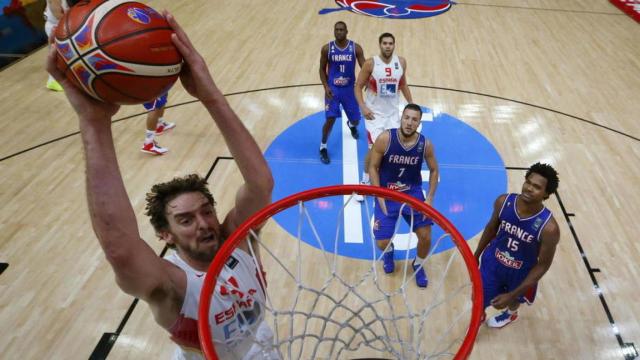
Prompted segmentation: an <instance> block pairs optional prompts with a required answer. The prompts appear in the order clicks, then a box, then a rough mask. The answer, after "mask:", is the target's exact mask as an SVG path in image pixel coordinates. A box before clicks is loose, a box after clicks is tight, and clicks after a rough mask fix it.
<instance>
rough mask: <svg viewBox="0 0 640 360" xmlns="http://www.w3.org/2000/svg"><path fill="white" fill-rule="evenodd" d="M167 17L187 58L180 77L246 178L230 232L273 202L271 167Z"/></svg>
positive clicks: (227, 227)
mask: <svg viewBox="0 0 640 360" xmlns="http://www.w3.org/2000/svg"><path fill="white" fill-rule="evenodd" d="M165 17H166V18H167V21H168V22H169V25H171V27H172V28H173V30H174V31H175V34H173V35H172V40H173V43H174V44H175V45H176V47H177V48H178V50H179V51H180V53H181V54H182V56H183V57H184V60H185V66H184V67H183V71H182V72H181V74H180V80H181V82H182V84H183V86H184V87H185V89H186V90H187V91H188V92H189V93H190V94H191V95H193V96H194V97H196V98H198V99H199V100H200V101H201V102H202V103H203V105H204V106H205V108H206V109H207V111H209V114H211V117H212V118H213V120H214V121H215V123H216V125H217V126H218V129H219V130H220V132H221V133H222V137H223V138H224V140H225V143H226V144H227V147H228V148H229V151H230V152H231V155H232V156H233V158H234V159H235V161H236V164H237V165H238V168H239V169H240V173H241V174H242V178H243V179H244V184H243V185H242V186H241V188H240V189H239V190H238V193H237V196H236V203H235V207H234V208H233V209H232V210H231V211H230V212H229V214H228V215H227V217H226V218H225V221H224V223H223V227H224V229H225V231H226V232H227V234H228V233H229V232H231V231H233V230H235V228H236V227H237V226H238V225H239V224H240V223H242V222H243V221H244V220H246V219H247V218H248V217H249V216H250V215H252V214H253V213H254V212H256V211H258V210H260V209H262V208H263V207H264V206H266V205H268V204H269V203H270V202H271V192H272V190H273V177H272V175H271V170H270V169H269V166H268V164H267V161H266V160H265V158H264V156H263V155H262V151H261V150H260V148H259V147H258V144H257V143H256V141H255V139H254V138H253V137H252V136H251V134H250V133H249V131H248V130H247V128H246V127H245V126H244V124H243V123H242V122H241V121H240V119H239V118H238V116H237V115H236V113H235V112H234V111H233V109H231V106H229V103H228V102H227V100H226V99H225V97H224V95H223V94H222V92H221V91H220V89H218V87H217V86H216V84H215V82H214V81H213V78H212V76H211V73H210V72H209V69H208V68H207V65H206V63H205V61H204V59H203V58H202V56H201V55H200V54H199V53H198V51H197V50H196V49H195V48H194V46H193V44H191V41H190V40H189V37H188V36H187V34H186V33H185V32H184V30H183V29H182V27H181V26H180V25H179V24H178V22H177V21H176V20H175V18H174V17H173V16H172V15H171V14H169V13H165Z"/></svg>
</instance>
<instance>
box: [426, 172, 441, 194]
mask: <svg viewBox="0 0 640 360" xmlns="http://www.w3.org/2000/svg"><path fill="white" fill-rule="evenodd" d="M439 176H440V172H439V170H438V169H434V170H432V171H430V172H429V193H428V194H427V196H428V197H430V198H432V199H433V197H434V196H435V195H436V189H437V188H438V177H439Z"/></svg>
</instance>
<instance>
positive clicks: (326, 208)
mask: <svg viewBox="0 0 640 360" xmlns="http://www.w3.org/2000/svg"><path fill="white" fill-rule="evenodd" d="M423 111H424V113H425V114H424V116H423V121H422V125H421V129H420V131H421V133H422V134H423V135H425V136H426V137H427V138H428V139H429V140H431V141H432V143H433V145H434V149H435V155H436V159H437V160H438V164H439V169H440V181H439V184H438V188H437V191H436V195H435V202H434V204H433V207H434V208H435V209H437V210H438V211H439V212H440V213H442V214H443V215H444V216H445V217H446V218H447V219H449V220H450V221H451V222H452V223H453V224H454V226H455V227H456V228H457V229H458V231H459V232H460V233H461V234H462V236H463V237H464V238H465V240H469V239H470V238H472V237H473V236H475V235H476V234H478V233H479V232H480V231H482V229H483V228H484V225H485V224H486V222H487V221H488V219H489V217H490V216H491V212H492V208H493V202H494V200H495V198H496V197H497V196H498V195H500V194H502V193H505V192H506V189H507V173H506V170H505V167H504V163H503V161H502V158H501V157H500V154H499V153H498V152H497V150H496V149H495V148H494V146H493V145H492V144H491V142H489V140H487V139H486V138H485V137H484V136H483V135H482V134H481V133H480V132H478V131H477V130H475V129H474V128H472V127H471V126H469V125H467V124H466V123H464V122H463V121H461V120H459V119H456V118H455V117H453V116H451V115H449V114H445V113H435V114H434V113H433V112H432V111H431V110H430V109H428V108H423ZM324 120H325V115H324V112H318V113H315V114H311V115H309V116H307V117H305V118H303V119H301V120H299V121H297V122H295V123H293V124H292V125H291V126H290V127H289V128H287V129H286V130H285V131H283V132H282V133H281V134H280V135H279V136H277V137H276V138H275V140H274V141H273V142H272V143H271V144H270V145H269V148H268V149H267V150H266V152H265V157H266V159H267V161H268V163H269V165H270V167H271V171H272V172H273V176H274V179H275V183H276V185H275V188H274V192H273V198H274V200H277V199H281V198H283V197H285V196H288V195H291V194H294V193H297V192H300V191H304V190H309V189H312V188H317V187H321V186H328V185H338V184H344V183H345V180H344V179H345V178H347V177H348V176H346V175H347V173H350V174H351V175H352V177H353V174H354V172H357V174H358V175H357V176H361V175H360V174H362V169H363V167H364V158H365V155H366V153H367V150H368V147H367V143H366V140H365V134H366V131H365V129H364V123H363V122H361V123H360V125H359V130H360V139H359V140H354V139H353V138H351V135H350V133H349V130H348V128H346V126H343V124H342V122H343V120H342V119H340V118H338V119H336V123H335V125H334V127H333V130H332V133H331V134H330V136H329V141H328V144H327V145H328V151H329V155H330V157H331V163H330V164H328V165H325V164H322V163H321V162H320V159H319V144H320V137H321V134H322V126H323V124H324ZM426 170H428V169H427V168H426V164H425V165H424V169H423V171H426ZM356 180H357V179H356ZM423 181H425V183H423V189H425V190H428V188H429V184H428V183H427V181H428V176H423ZM350 183H356V182H350ZM343 200H344V199H343V198H342V197H331V198H325V199H317V200H313V201H309V202H308V203H307V204H305V209H306V211H308V213H309V218H310V219H311V222H310V221H309V220H308V219H307V218H306V216H305V215H303V218H302V219H301V215H300V209H298V208H292V209H289V210H286V211H284V212H282V213H280V214H278V215H276V216H274V219H275V220H276V222H277V223H278V224H279V225H280V226H281V227H282V228H283V229H284V230H285V231H287V232H288V233H289V234H291V235H292V236H294V237H296V238H298V237H300V239H301V240H302V241H304V242H306V243H307V244H309V245H311V246H314V247H316V248H319V249H322V250H324V251H328V252H333V251H334V249H335V248H336V244H338V246H337V247H338V250H337V253H338V254H339V255H342V256H347V257H352V258H357V259H371V258H372V257H373V256H374V252H373V251H372V248H373V247H372V239H371V228H370V221H371V219H367V217H368V216H373V209H372V207H371V206H372V202H368V203H364V204H363V205H361V206H359V208H360V209H357V215H355V218H354V217H353V216H354V215H353V212H352V213H351V215H350V216H351V218H347V216H349V215H347V214H345V213H344V209H343V206H344V204H343ZM367 206H368V211H367V209H366V208H365V207H367ZM354 219H355V220H357V221H353V220H354ZM400 223H401V225H400V227H399V229H398V232H397V234H398V235H400V236H402V235H406V237H407V243H406V248H401V249H398V246H397V245H396V258H397V259H403V258H405V257H406V256H407V255H406V254H405V253H404V251H409V252H410V254H409V256H410V257H413V256H414V255H413V254H414V253H415V243H412V242H411V241H409V237H410V235H409V233H410V232H409V227H408V226H407V225H406V224H405V223H404V222H403V221H402V220H401V221H400ZM353 224H358V225H357V226H361V227H362V231H360V232H356V233H359V234H361V235H357V236H355V237H354V235H353V232H352V231H350V230H353V226H354V225H353ZM345 228H346V229H345ZM442 234H443V231H442V230H441V229H440V228H439V227H438V226H434V227H433V233H432V246H435V244H436V243H437V242H438V238H439V237H440V236H441V235H442ZM394 242H395V240H394ZM451 247H453V243H452V242H451V240H450V239H449V238H448V237H447V238H444V239H443V240H442V241H441V242H440V243H438V246H437V248H436V249H435V250H434V253H438V252H441V251H445V250H448V249H450V248H451ZM398 250H400V251H398ZM376 253H377V251H376ZM376 256H377V255H376Z"/></svg>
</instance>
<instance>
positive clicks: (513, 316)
mask: <svg viewBox="0 0 640 360" xmlns="http://www.w3.org/2000/svg"><path fill="white" fill-rule="evenodd" d="M516 320H518V310H516V311H513V312H512V311H511V310H509V309H506V310H505V311H503V312H501V313H500V314H498V315H495V316H493V317H490V318H489V319H488V320H487V326H488V327H490V328H495V329H499V328H503V327H505V326H507V325H509V324H511V323H512V322H514V321H516Z"/></svg>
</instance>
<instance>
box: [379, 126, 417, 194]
mask: <svg viewBox="0 0 640 360" xmlns="http://www.w3.org/2000/svg"><path fill="white" fill-rule="evenodd" d="M398 131H399V129H390V130H389V145H388V146H387V150H386V151H385V152H384V156H383V157H382V161H381V162H380V186H382V187H386V188H389V189H392V190H396V191H402V192H407V193H410V194H411V195H415V194H417V193H420V194H421V196H422V198H423V199H424V197H423V195H422V175H421V173H420V172H421V170H422V162H423V160H424V151H425V146H426V141H427V140H426V138H425V137H424V135H422V134H420V133H418V141H416V143H415V144H413V145H411V146H410V147H405V146H404V145H403V144H402V142H401V141H400V137H399V136H400V134H399V133H398Z"/></svg>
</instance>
